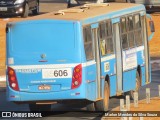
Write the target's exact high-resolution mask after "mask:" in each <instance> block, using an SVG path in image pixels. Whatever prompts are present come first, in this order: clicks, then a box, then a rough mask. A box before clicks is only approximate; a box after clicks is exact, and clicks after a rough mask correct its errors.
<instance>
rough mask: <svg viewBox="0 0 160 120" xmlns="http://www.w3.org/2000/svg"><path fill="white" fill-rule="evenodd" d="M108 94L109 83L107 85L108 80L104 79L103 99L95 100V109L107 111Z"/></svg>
mask: <svg viewBox="0 0 160 120" xmlns="http://www.w3.org/2000/svg"><path fill="white" fill-rule="evenodd" d="M109 94H110V89H109V85H108V82H107V81H105V86H104V99H102V100H99V101H97V102H95V108H96V111H108V108H109Z"/></svg>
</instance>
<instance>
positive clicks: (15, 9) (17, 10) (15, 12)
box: [0, 4, 24, 15]
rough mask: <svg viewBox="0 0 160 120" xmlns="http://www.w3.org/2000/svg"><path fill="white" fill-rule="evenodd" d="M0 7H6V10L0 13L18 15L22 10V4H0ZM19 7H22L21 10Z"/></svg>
mask: <svg viewBox="0 0 160 120" xmlns="http://www.w3.org/2000/svg"><path fill="white" fill-rule="evenodd" d="M0 8H7V10H6V11H0V15H20V14H22V13H23V11H24V4H19V5H15V6H0ZM20 9H23V11H20Z"/></svg>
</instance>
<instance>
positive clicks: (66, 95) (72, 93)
mask: <svg viewBox="0 0 160 120" xmlns="http://www.w3.org/2000/svg"><path fill="white" fill-rule="evenodd" d="M8 91H9V92H8ZM69 99H73V100H74V99H75V100H76V99H85V89H84V87H83V86H82V87H79V88H77V89H74V90H65V91H60V92H43V93H42V92H41V93H38V92H37V93H28V92H19V91H14V90H12V89H11V88H10V87H7V100H8V101H12V102H35V101H59V100H69Z"/></svg>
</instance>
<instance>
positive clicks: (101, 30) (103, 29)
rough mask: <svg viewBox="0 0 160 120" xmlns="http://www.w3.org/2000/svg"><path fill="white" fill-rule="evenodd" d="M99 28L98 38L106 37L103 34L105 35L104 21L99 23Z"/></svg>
mask: <svg viewBox="0 0 160 120" xmlns="http://www.w3.org/2000/svg"><path fill="white" fill-rule="evenodd" d="M99 29H100V39H101V40H103V39H105V37H106V36H105V35H106V32H105V22H102V23H100V25H99Z"/></svg>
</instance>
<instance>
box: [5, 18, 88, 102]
mask: <svg viewBox="0 0 160 120" xmlns="http://www.w3.org/2000/svg"><path fill="white" fill-rule="evenodd" d="M78 27H79V24H78V22H71V21H68V22H65V21H56V20H37V21H34V20H33V21H24V22H17V23H10V24H8V25H7V28H6V32H7V97H8V100H9V101H13V102H20V103H21V102H27V103H28V102H31V103H33V102H34V103H36V102H38V101H40V102H46V101H59V100H68V99H84V98H85V93H84V85H83V82H84V81H83V76H82V72H83V70H82V64H81V63H82V62H81V61H82V59H81V57H82V56H81V44H82V43H81V42H80V40H79V39H77V38H80V37H79V34H78V33H79V31H78V29H77V28H78Z"/></svg>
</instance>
